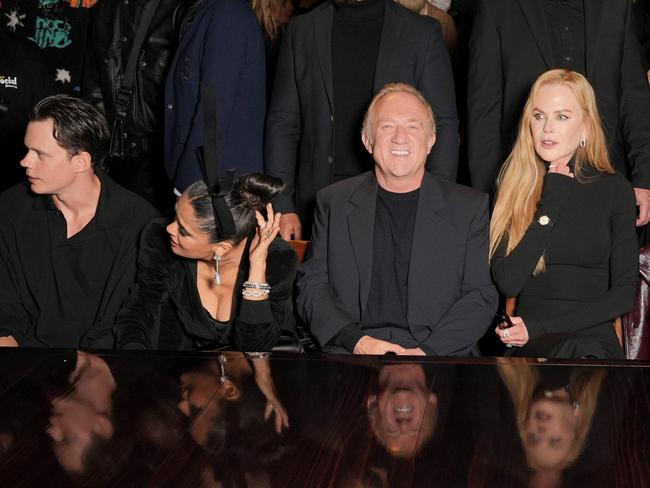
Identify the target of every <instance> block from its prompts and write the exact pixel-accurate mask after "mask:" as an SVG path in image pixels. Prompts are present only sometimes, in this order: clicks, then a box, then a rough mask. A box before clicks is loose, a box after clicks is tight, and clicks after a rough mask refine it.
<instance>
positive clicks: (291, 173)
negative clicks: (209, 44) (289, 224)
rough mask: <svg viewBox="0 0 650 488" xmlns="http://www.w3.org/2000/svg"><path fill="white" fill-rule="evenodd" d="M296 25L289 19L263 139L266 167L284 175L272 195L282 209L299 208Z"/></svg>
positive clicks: (294, 209) (281, 44) (269, 171)
mask: <svg viewBox="0 0 650 488" xmlns="http://www.w3.org/2000/svg"><path fill="white" fill-rule="evenodd" d="M293 25H294V22H293V21H292V22H290V23H289V25H288V26H287V28H286V30H285V32H284V34H283V35H282V40H281V42H280V49H279V51H278V61H277V64H276V68H275V81H274V83H273V95H272V96H271V103H270V105H269V111H268V115H267V120H266V136H265V140H264V170H265V172H266V173H267V174H269V175H271V176H276V177H278V178H281V179H282V181H284V184H285V187H284V190H283V191H282V193H281V194H279V195H277V196H276V197H275V198H274V199H273V208H275V209H276V210H278V211H280V212H282V213H291V212H295V211H296V208H295V202H294V196H295V189H296V182H295V180H296V157H297V149H298V139H299V138H300V130H301V119H300V117H301V115H300V100H299V98H298V87H297V85H296V79H295V73H294V53H293V39H292V38H293Z"/></svg>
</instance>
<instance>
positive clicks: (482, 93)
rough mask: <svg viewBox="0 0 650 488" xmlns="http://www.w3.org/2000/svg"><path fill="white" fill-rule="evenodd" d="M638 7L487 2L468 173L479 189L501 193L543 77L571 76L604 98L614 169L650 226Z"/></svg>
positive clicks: (648, 136)
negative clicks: (567, 72)
mask: <svg viewBox="0 0 650 488" xmlns="http://www.w3.org/2000/svg"><path fill="white" fill-rule="evenodd" d="M632 25H633V11H632V3H631V0H598V1H591V0H481V1H480V2H479V6H478V12H477V14H476V17H475V19H474V23H473V27H472V29H473V31H472V39H471V42H470V62H469V67H470V69H469V76H468V98H467V103H468V126H467V137H468V164H469V170H470V175H471V179H472V186H474V188H477V189H480V190H483V191H488V192H492V191H493V190H494V183H495V179H496V176H497V174H498V171H499V168H500V166H501V164H502V163H503V161H505V159H506V157H507V156H508V154H509V153H510V150H511V148H512V144H513V142H514V140H515V137H516V135H517V129H518V124H519V119H520V117H521V112H522V110H523V107H524V103H525V101H526V98H527V97H528V92H529V91H530V88H531V86H532V84H533V82H534V81H535V80H536V79H537V77H538V76H539V75H541V74H542V73H544V72H545V71H548V70H550V69H554V68H567V69H571V70H573V71H577V72H578V73H581V74H582V75H585V76H586V78H587V79H588V80H589V83H591V85H592V86H593V88H594V91H595V93H596V102H597V104H598V111H599V112H600V116H601V118H602V121H603V125H604V127H605V135H606V136H607V145H608V149H609V156H610V159H611V161H612V164H613V165H614V168H615V169H616V170H617V171H618V172H619V173H621V174H623V175H625V176H626V177H628V179H629V180H630V181H631V183H632V185H633V186H634V193H635V196H636V201H637V205H638V206H639V218H638V219H637V226H642V225H645V224H647V223H648V221H650V117H648V114H649V113H650V89H648V82H647V79H646V71H645V70H644V66H643V62H642V58H641V48H640V46H639V42H638V39H637V38H636V36H635V35H634V29H633V28H632Z"/></svg>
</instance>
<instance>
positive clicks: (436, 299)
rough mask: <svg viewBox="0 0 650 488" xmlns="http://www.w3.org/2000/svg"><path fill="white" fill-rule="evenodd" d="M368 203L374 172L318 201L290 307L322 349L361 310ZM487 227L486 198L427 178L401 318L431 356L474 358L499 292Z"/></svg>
mask: <svg viewBox="0 0 650 488" xmlns="http://www.w3.org/2000/svg"><path fill="white" fill-rule="evenodd" d="M376 201H377V178H376V177H375V174H374V173H373V172H370V173H364V174H362V175H359V176H356V177H354V178H350V179H348V180H344V181H341V182H338V183H336V184H334V185H331V186H329V187H327V188H325V189H324V190H321V191H320V192H319V193H318V196H317V198H316V212H315V215H314V228H313V233H312V245H311V249H310V254H309V256H308V258H307V260H306V261H305V263H304V264H303V265H302V266H301V268H300V271H299V279H298V298H297V306H298V313H299V314H300V315H301V316H302V318H303V319H304V320H305V321H307V322H308V323H309V324H311V330H312V332H313V334H314V335H315V336H316V338H317V339H318V341H319V342H320V344H321V345H322V346H327V344H328V342H329V341H330V340H331V339H332V338H334V337H335V336H336V335H337V334H338V333H339V332H340V330H341V329H342V328H343V327H345V326H347V325H350V324H352V323H355V322H359V321H360V320H361V319H362V317H363V314H364V312H365V307H366V304H367V302H368V295H369V292H370V281H371V274H372V260H373V259H372V248H373V231H374V222H375V204H376ZM488 230H489V217H488V198H487V195H485V194H483V193H480V192H477V191H475V190H473V189H471V188H466V187H463V186H460V185H457V184H455V183H451V182H448V181H446V180H443V179H441V178H437V177H435V176H433V175H431V174H429V173H425V176H424V179H423V181H422V186H421V188H420V201H419V203H418V210H417V214H416V217H415V229H414V233H413V247H412V250H411V261H410V266H409V276H408V292H407V301H408V311H407V320H408V323H409V328H410V330H411V335H412V336H413V337H414V338H415V339H416V340H417V341H419V343H420V344H422V345H425V346H426V347H427V348H428V349H429V350H432V351H434V352H435V353H436V354H437V355H440V356H447V355H469V354H476V353H477V352H478V351H477V348H476V342H477V341H478V339H479V338H480V337H481V336H482V335H483V333H484V332H485V331H486V329H487V327H488V326H489V325H490V323H491V322H492V318H493V316H494V312H495V310H496V306H497V292H496V290H495V288H494V286H493V284H492V280H491V279H490V270H489V268H488ZM374 332H375V329H373V333H374ZM395 332H397V331H395ZM332 350H335V351H337V349H336V348H332ZM338 352H342V351H341V350H340V349H339V350H338Z"/></svg>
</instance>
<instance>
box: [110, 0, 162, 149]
mask: <svg viewBox="0 0 650 488" xmlns="http://www.w3.org/2000/svg"><path fill="white" fill-rule="evenodd" d="M158 5H160V0H151V1H150V2H149V3H148V4H147V5H146V6H145V8H144V12H143V13H142V19H140V24H139V25H138V32H137V33H136V35H135V39H134V40H133V46H131V52H130V53H129V59H128V61H127V63H126V71H125V72H124V76H123V77H122V81H121V83H120V86H119V87H118V88H117V96H116V97H115V120H114V121H113V129H112V130H111V147H110V153H109V154H110V156H111V157H114V158H122V157H124V138H125V137H126V134H125V133H124V119H125V118H126V110H127V108H128V107H129V103H130V102H131V96H132V95H133V82H134V81H135V69H136V66H137V64H138V58H139V57H140V51H142V45H143V44H144V39H145V37H146V36H147V33H148V32H149V27H150V26H151V22H152V20H153V16H154V14H155V13H156V10H157V9H158Z"/></svg>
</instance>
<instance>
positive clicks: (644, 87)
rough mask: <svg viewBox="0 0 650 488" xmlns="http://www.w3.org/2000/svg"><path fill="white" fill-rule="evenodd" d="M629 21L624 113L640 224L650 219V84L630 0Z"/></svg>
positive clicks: (623, 67) (624, 63)
mask: <svg viewBox="0 0 650 488" xmlns="http://www.w3.org/2000/svg"><path fill="white" fill-rule="evenodd" d="M625 24H626V25H625V45H624V47H623V60H622V63H621V108H620V113H621V118H622V122H623V123H622V126H623V139H624V142H625V150H626V155H627V159H628V162H629V166H630V178H631V181H632V186H634V194H635V197H636V204H637V205H638V206H639V217H638V219H637V221H636V225H637V226H641V225H646V224H647V223H648V222H649V221H650V117H649V116H648V114H650V88H649V87H648V83H647V82H648V78H647V74H646V72H645V69H644V64H643V60H642V58H641V46H640V45H639V41H638V39H637V38H636V36H635V35H634V32H633V30H632V5H631V2H628V12H627V16H626V22H625Z"/></svg>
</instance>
